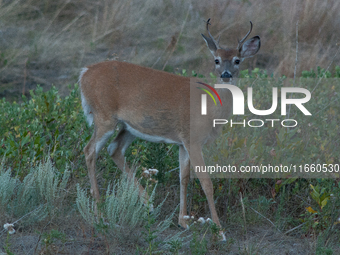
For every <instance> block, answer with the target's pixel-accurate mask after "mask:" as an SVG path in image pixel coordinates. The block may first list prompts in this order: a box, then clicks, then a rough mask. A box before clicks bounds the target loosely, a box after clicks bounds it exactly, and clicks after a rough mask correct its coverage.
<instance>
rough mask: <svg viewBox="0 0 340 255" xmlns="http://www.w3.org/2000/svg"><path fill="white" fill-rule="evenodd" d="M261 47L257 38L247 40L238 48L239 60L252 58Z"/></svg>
mask: <svg viewBox="0 0 340 255" xmlns="http://www.w3.org/2000/svg"><path fill="white" fill-rule="evenodd" d="M260 47H261V40H260V37H259V36H254V37H253V38H250V39H249V40H247V41H246V42H245V43H244V44H243V45H242V47H241V48H240V56H241V58H249V57H252V56H254V55H255V54H256V53H257V52H258V51H259V49H260Z"/></svg>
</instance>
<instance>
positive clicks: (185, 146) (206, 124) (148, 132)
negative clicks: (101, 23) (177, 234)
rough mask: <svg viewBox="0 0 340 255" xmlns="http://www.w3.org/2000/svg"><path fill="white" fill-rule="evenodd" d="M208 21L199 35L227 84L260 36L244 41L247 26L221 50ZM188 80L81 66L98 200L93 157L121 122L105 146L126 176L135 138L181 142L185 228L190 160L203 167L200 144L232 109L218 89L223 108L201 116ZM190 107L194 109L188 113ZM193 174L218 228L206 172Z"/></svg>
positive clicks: (104, 65) (124, 67)
mask: <svg viewBox="0 0 340 255" xmlns="http://www.w3.org/2000/svg"><path fill="white" fill-rule="evenodd" d="M209 20H210V19H209ZM209 20H208V21H207V24H206V29H207V32H208V35H209V36H208V37H207V36H205V35H203V34H202V36H203V38H204V40H205V42H206V43H207V46H208V48H209V50H210V51H211V53H212V55H213V56H214V62H215V67H216V71H217V73H218V75H219V77H220V78H221V80H222V82H230V81H231V79H232V78H236V77H237V76H238V72H239V65H240V63H241V62H242V61H243V59H245V58H248V57H252V56H253V55H254V54H256V53H257V51H258V50H259V48H260V37H258V36H255V37H253V38H251V39H249V40H247V41H245V40H246V38H247V37H248V35H249V34H250V32H251V30H252V24H251V28H250V30H249V32H248V33H247V35H246V36H245V37H244V38H243V39H242V40H241V41H239V44H238V46H237V49H223V48H221V47H220V46H219V42H218V41H216V40H215V39H214V38H213V37H212V35H211V34H210V32H209V25H210V24H209ZM197 82H199V80H197ZM190 83H196V81H195V80H192V79H190V78H187V77H181V76H178V75H175V74H171V73H167V72H163V71H158V70H154V69H150V68H147V67H142V66H138V65H134V64H130V63H126V62H118V61H107V62H101V63H97V64H94V65H91V66H88V67H87V68H84V69H83V70H82V72H81V74H80V78H79V85H80V91H81V99H82V106H83V110H84V113H85V116H86V118H87V122H88V124H89V125H92V123H94V132H93V135H92V137H91V140H90V141H89V143H88V144H87V145H86V147H85V149H84V153H85V158H86V164H87V167H88V173H89V177H90V182H91V194H92V195H93V196H94V198H95V199H96V200H97V201H99V198H100V195H99V190H98V185H97V179H96V173H95V162H96V157H97V155H98V153H99V151H100V150H101V149H102V148H103V146H104V145H105V143H106V142H107V140H108V139H109V138H110V137H111V136H112V135H113V133H114V130H115V127H116V125H117V124H118V123H122V128H121V130H120V132H119V133H118V135H117V136H116V138H115V139H114V141H113V142H112V143H111V144H110V145H109V146H108V148H107V149H108V152H109V154H110V155H111V157H112V158H113V160H114V162H115V163H116V165H117V166H118V167H119V168H120V169H121V170H125V171H127V172H128V173H129V174H131V170H130V169H129V167H128V166H125V160H124V153H125V151H126V149H127V147H128V146H129V145H130V144H131V142H132V141H133V140H134V139H135V137H139V138H142V139H145V140H147V141H151V142H165V143H173V144H177V145H178V146H179V164H180V212H179V220H178V222H179V224H180V225H181V226H182V227H185V228H186V227H187V224H186V220H185V219H184V218H183V216H185V215H186V214H187V200H186V199H187V186H188V182H189V177H190V163H191V165H192V166H203V165H204V160H203V157H202V147H203V145H204V144H205V143H206V142H207V141H208V140H209V139H210V138H211V137H212V135H213V133H216V129H215V128H213V127H212V119H214V118H215V119H222V118H223V119H226V118H227V117H228V115H229V114H230V113H231V112H232V98H231V93H230V91H229V90H228V89H219V90H218V93H219V95H220V97H221V99H222V101H223V106H220V107H219V108H218V107H208V109H209V111H208V114H207V116H204V118H202V116H201V111H200V105H201V90H199V89H196V90H192V91H191V93H190V86H191V85H190ZM193 85H194V86H195V87H196V86H197V84H193ZM209 104H212V102H208V106H209ZM190 107H194V108H192V109H197V111H192V112H190ZM193 112H194V113H193ZM190 121H191V126H190ZM197 177H198V178H199V180H200V183H201V185H202V188H203V190H204V192H205V195H206V197H207V200H208V204H209V208H210V212H211V217H212V220H213V222H215V223H216V224H217V226H219V227H220V226H221V224H220V221H219V218H218V216H217V213H216V208H215V204H214V199H213V185H212V182H211V180H210V178H209V175H208V173H197ZM138 185H139V184H138ZM139 189H140V193H143V188H142V187H141V186H140V185H139ZM220 235H221V239H222V240H225V236H224V234H223V232H222V231H221V232H220Z"/></svg>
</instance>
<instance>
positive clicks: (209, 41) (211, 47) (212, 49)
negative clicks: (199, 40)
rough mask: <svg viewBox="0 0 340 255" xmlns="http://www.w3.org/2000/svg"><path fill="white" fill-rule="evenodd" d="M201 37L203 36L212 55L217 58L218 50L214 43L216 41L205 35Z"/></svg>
mask: <svg viewBox="0 0 340 255" xmlns="http://www.w3.org/2000/svg"><path fill="white" fill-rule="evenodd" d="M201 35H202V36H203V39H204V41H205V43H206V44H207V46H208V48H209V50H210V52H211V54H212V55H213V56H215V54H216V50H217V45H216V44H215V43H214V41H213V40H212V39H211V38H209V37H206V36H205V35H204V34H201Z"/></svg>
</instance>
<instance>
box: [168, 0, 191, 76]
mask: <svg viewBox="0 0 340 255" xmlns="http://www.w3.org/2000/svg"><path fill="white" fill-rule="evenodd" d="M191 9H192V5H191V3H190V4H189V7H188V11H187V15H186V17H185V19H184V21H183V24H182V27H181V31H180V32H179V35H178V39H177V40H176V43H175V45H174V47H173V48H172V50H171V52H170V54H169V56H168V58H167V59H166V61H165V63H164V66H163V68H162V70H163V71H164V69H165V66H166V65H167V64H168V61H169V59H170V57H171V55H172V54H173V53H174V51H175V49H176V46H177V44H178V41H179V39H180V38H181V35H182V33H183V29H184V26H185V24H186V23H187V19H188V17H189V11H190V10H191Z"/></svg>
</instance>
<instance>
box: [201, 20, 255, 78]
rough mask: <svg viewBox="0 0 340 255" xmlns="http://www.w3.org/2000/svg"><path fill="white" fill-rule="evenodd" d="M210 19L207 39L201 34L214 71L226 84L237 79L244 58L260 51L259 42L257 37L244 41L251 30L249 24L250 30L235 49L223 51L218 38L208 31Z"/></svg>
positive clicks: (251, 25)
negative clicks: (212, 58) (210, 56)
mask: <svg viewBox="0 0 340 255" xmlns="http://www.w3.org/2000/svg"><path fill="white" fill-rule="evenodd" d="M209 21H210V19H208V21H207V32H208V35H209V37H207V36H205V35H203V34H202V36H203V39H204V40H205V42H206V44H207V46H208V48H209V50H210V52H211V54H212V55H213V56H214V62H215V69H216V72H217V73H218V75H219V76H220V78H221V79H222V81H224V82H228V81H230V80H231V79H232V78H237V77H238V74H239V66H240V64H241V63H242V61H243V60H244V59H245V58H249V57H252V56H254V55H255V54H256V53H257V52H258V51H259V49H260V46H261V40H260V37H259V36H254V37H252V38H250V39H249V40H247V41H245V40H246V39H247V37H248V36H249V34H250V33H251V30H252V28H253V23H252V22H250V30H249V32H248V33H247V34H246V35H245V37H243V39H242V40H240V41H238V45H237V48H236V49H223V48H221V47H220V46H219V38H218V39H217V40H215V39H214V37H213V36H212V35H211V33H210V31H209V25H210V23H209Z"/></svg>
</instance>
